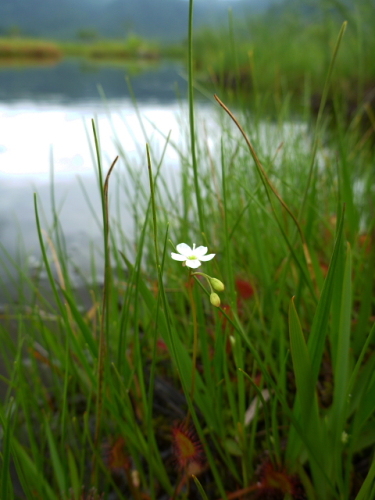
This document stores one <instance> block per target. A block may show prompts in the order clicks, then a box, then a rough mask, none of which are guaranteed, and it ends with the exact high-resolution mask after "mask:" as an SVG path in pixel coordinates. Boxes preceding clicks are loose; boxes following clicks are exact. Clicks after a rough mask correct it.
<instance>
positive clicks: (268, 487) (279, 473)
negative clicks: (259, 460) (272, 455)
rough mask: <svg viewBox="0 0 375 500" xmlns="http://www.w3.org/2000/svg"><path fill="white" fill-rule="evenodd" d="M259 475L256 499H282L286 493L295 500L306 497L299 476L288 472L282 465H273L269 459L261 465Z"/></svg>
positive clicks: (302, 499)
mask: <svg viewBox="0 0 375 500" xmlns="http://www.w3.org/2000/svg"><path fill="white" fill-rule="evenodd" d="M259 477H260V481H259V482H258V483H257V489H258V491H257V493H256V495H255V498H256V499H259V500H261V499H262V498H268V499H270V500H279V499H280V500H282V499H283V498H284V496H285V495H286V494H289V495H290V496H291V498H293V499H295V500H304V499H305V498H306V497H305V495H304V492H303V488H302V485H301V482H300V480H299V478H298V477H297V476H295V475H290V474H288V472H287V471H286V469H285V468H283V467H281V468H277V467H275V465H274V464H273V463H272V462H270V461H267V462H265V463H264V464H263V465H262V466H261V468H260V470H259Z"/></svg>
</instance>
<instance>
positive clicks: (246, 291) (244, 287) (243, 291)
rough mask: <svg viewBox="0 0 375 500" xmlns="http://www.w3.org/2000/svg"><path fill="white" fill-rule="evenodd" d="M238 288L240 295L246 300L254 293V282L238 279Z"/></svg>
mask: <svg viewBox="0 0 375 500" xmlns="http://www.w3.org/2000/svg"><path fill="white" fill-rule="evenodd" d="M236 290H237V293H238V297H239V298H241V299H244V300H247V299H250V298H251V297H252V296H253V295H254V288H253V286H252V284H251V283H250V282H249V281H246V280H243V279H241V278H237V279H236Z"/></svg>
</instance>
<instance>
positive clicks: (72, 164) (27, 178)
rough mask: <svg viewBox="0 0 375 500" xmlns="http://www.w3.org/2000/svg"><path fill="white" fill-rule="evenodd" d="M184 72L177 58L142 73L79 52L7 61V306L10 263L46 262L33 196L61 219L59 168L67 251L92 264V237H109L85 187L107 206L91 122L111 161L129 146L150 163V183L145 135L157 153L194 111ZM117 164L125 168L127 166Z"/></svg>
mask: <svg viewBox="0 0 375 500" xmlns="http://www.w3.org/2000/svg"><path fill="white" fill-rule="evenodd" d="M183 71H184V70H183V67H182V66H180V65H178V64H171V63H166V64H160V65H159V66H157V67H149V68H148V69H145V68H142V71H141V72H139V73H138V74H137V73H134V71H133V72H131V71H130V70H129V69H128V70H127V69H126V68H124V67H110V66H105V67H100V66H95V65H92V64H91V65H90V64H88V63H87V62H82V61H77V60H75V61H74V60H72V61H65V62H63V63H61V64H59V65H56V66H52V67H37V68H36V67H29V68H25V69H18V68H0V131H1V133H0V243H1V247H0V257H1V261H2V262H0V277H1V279H2V285H1V286H0V304H3V303H4V302H7V301H9V293H8V292H9V285H10V276H9V275H7V273H6V272H4V269H7V271H8V273H9V274H10V275H15V270H14V269H13V266H12V265H11V264H10V260H11V259H10V258H14V259H17V260H18V261H19V259H28V262H30V265H33V264H37V263H38V261H39V258H40V251H39V243H38V238H37V232H36V224H35V213H34V206H33V195H34V193H37V198H38V203H39V205H40V207H41V210H42V209H43V210H42V211H43V214H44V216H43V227H45V228H46V229H47V228H48V226H49V225H50V224H51V222H52V217H51V175H52V174H51V172H52V171H53V179H54V182H53V186H54V193H55V197H56V206H57V207H58V212H59V220H60V222H61V226H62V229H63V232H64V235H65V238H66V243H67V248H68V252H69V253H70V254H72V255H74V261H75V262H76V263H77V264H78V265H79V266H80V267H81V270H82V271H83V272H85V271H87V272H89V266H90V263H89V259H88V258H87V253H88V250H87V249H88V246H89V243H90V242H93V243H94V244H95V242H97V243H99V242H100V229H99V227H98V225H97V223H96V221H95V217H94V216H93V214H92V211H91V210H90V208H89V206H88V204H87V203H86V201H85V199H84V196H83V191H82V185H83V186H84V189H85V191H86V192H87V193H88V195H89V197H90V201H91V204H92V206H93V207H94V208H95V210H97V212H98V213H100V200H99V195H98V190H97V182H96V174H95V168H96V167H95V164H96V161H95V157H94V155H93V135H92V123H91V121H92V119H94V120H95V122H96V124H97V127H98V130H99V135H100V144H101V149H102V152H103V166H104V169H107V168H108V167H109V165H110V164H111V162H112V160H113V159H114V158H115V156H116V155H117V154H119V152H120V151H123V152H124V153H125V154H126V157H127V159H128V161H130V162H132V161H134V164H135V165H139V168H140V170H142V168H143V167H145V169H144V173H140V175H144V176H145V182H147V169H146V162H145V157H146V155H145V143H146V142H149V143H150V145H151V148H152V151H153V154H154V156H155V158H156V159H157V158H158V157H160V155H161V152H162V150H163V147H164V145H165V136H167V135H168V133H169V132H171V137H172V139H173V140H174V141H176V142H178V141H179V140H180V139H181V137H180V136H181V133H180V129H181V126H180V118H179V117H181V115H182V114H185V118H186V109H185V111H182V110H183V109H184V108H186V92H187V89H186V80H185V78H184V77H183V76H181V75H183ZM126 77H129V79H130V82H131V87H132V92H133V93H134V96H135V98H136V101H137V107H138V110H139V115H137V112H136V109H135V107H134V104H133V102H132V99H131V96H130V90H129V86H128V84H127V81H126ZM184 103H185V106H184ZM202 104H203V107H204V105H205V104H204V102H203V103H202ZM139 117H141V120H142V126H141V123H140V119H139ZM185 121H186V120H185ZM152 124H155V125H156V126H157V128H158V132H157V131H156V130H155V126H153V125H152ZM145 134H146V135H145ZM116 169H118V170H119V172H120V171H121V164H119V166H118V167H116ZM176 169H178V158H177V154H176V152H175V151H174V150H173V148H167V153H166V156H165V159H164V162H163V170H164V173H165V175H166V176H167V177H168V175H170V176H172V177H173V173H174V172H175V171H176ZM123 175H124V176H126V172H124V173H123ZM77 177H79V178H80V180H81V182H79V181H78V179H77ZM123 180H124V182H127V179H126V177H125V179H123ZM130 191H131V190H130ZM115 196H116V194H113V197H115ZM121 203H124V206H125V205H126V203H128V204H131V200H129V199H128V200H122V201H121ZM121 222H122V224H124V225H125V228H126V232H127V234H129V235H131V233H132V230H133V227H132V218H131V217H130V216H127V215H126V210H124V213H123V220H122V221H121ZM10 288H12V287H10Z"/></svg>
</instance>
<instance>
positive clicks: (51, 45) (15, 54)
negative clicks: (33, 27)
mask: <svg viewBox="0 0 375 500" xmlns="http://www.w3.org/2000/svg"><path fill="white" fill-rule="evenodd" d="M62 57H63V51H62V50H61V47H59V46H58V45H57V44H56V43H55V42H52V41H49V40H35V39H30V38H0V61H4V62H5V63H6V62H10V61H17V60H31V61H46V60H47V61H58V60H60V59H61V58H62Z"/></svg>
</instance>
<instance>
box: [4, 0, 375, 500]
mask: <svg viewBox="0 0 375 500" xmlns="http://www.w3.org/2000/svg"><path fill="white" fill-rule="evenodd" d="M190 5H191V6H192V2H191V4H190ZM341 33H342V32H341ZM337 35H338V33H336V39H337ZM190 36H191V32H190ZM336 49H337V50H339V49H341V47H338V45H336V46H333V47H331V48H330V51H329V52H330V53H331V54H334V53H335V51H336ZM331 60H332V55H331ZM190 62H191V63H192V61H190ZM275 64H276V63H275ZM329 64H330V62H329V61H328V62H327V65H328V66H329ZM189 67H190V68H191V67H192V65H189ZM189 76H190V78H189V88H190V101H189V105H190V106H189V107H188V109H186V117H185V118H186V119H185V120H184V121H183V123H181V130H186V131H187V132H186V143H185V145H184V146H183V145H181V144H176V143H174V142H173V135H172V137H171V138H170V137H165V147H166V148H167V147H168V148H173V149H174V152H175V156H176V158H177V159H178V165H176V168H175V169H174V170H173V178H172V180H171V179H170V178H168V176H166V174H165V172H164V162H163V151H161V152H160V151H158V152H156V151H154V150H153V148H152V146H150V148H146V147H145V152H144V154H143V155H140V158H139V163H138V164H136V163H135V161H134V156H132V157H128V155H127V153H126V151H123V150H122V149H121V147H120V146H119V155H120V158H119V160H115V161H114V163H113V164H112V166H111V168H109V165H107V164H103V163H102V157H104V156H105V152H104V151H101V150H100V141H99V139H98V137H97V127H96V126H95V123H93V127H92V129H93V130H92V136H93V139H92V143H93V149H94V150H96V161H97V164H96V173H97V180H98V190H99V191H100V194H101V204H100V206H97V207H94V206H92V205H90V203H91V201H90V199H88V198H87V194H86V195H85V191H84V185H83V202H84V201H85V202H86V203H89V205H90V206H91V209H92V211H93V213H94V215H95V218H96V220H97V223H98V224H99V225H100V227H101V228H102V244H101V247H100V249H99V254H100V257H101V259H102V261H103V262H104V273H103V274H98V272H97V269H98V262H97V260H96V258H97V257H95V256H97V254H96V253H95V252H93V251H92V249H91V248H87V259H89V260H90V261H91V262H92V266H91V267H92V274H91V275H90V276H83V277H82V278H83V279H84V280H85V281H86V286H87V290H88V291H89V293H88V296H89V297H90V300H91V301H90V303H89V305H87V304H85V303H83V302H81V301H80V298H79V295H78V294H77V291H76V290H75V288H74V286H73V284H72V276H71V274H70V272H69V269H72V268H73V269H75V272H78V273H79V269H77V266H75V265H74V256H73V257H72V256H71V255H69V254H68V253H67V250H66V245H65V242H64V237H63V235H62V232H61V227H60V223H59V211H60V207H55V206H54V203H53V201H52V207H53V208H52V210H53V223H52V226H51V227H49V228H46V227H44V226H43V222H42V221H43V218H42V213H43V211H42V207H41V206H40V204H39V200H38V196H37V195H36V196H35V217H36V231H37V232H38V235H39V240H40V245H41V249H42V260H41V266H40V275H38V274H35V273H34V275H33V276H30V275H29V273H28V270H27V269H25V267H24V266H22V264H21V265H19V264H18V265H17V263H16V262H15V261H14V260H13V257H12V256H9V260H10V261H11V262H13V265H14V266H15V268H16V269H17V270H19V271H20V273H21V285H20V286H19V290H20V293H21V292H22V291H23V290H25V289H26V288H28V289H30V290H31V292H32V294H31V296H32V300H30V301H29V303H27V304H26V303H24V301H23V300H22V293H21V300H20V301H19V303H18V304H15V305H13V308H11V307H10V308H9V310H6V311H4V312H3V314H2V317H1V320H2V321H1V324H0V337H1V339H0V340H1V342H2V345H3V350H4V351H5V350H6V354H7V355H6V356H4V358H5V359H4V362H5V363H6V365H7V374H6V375H5V376H2V381H3V382H5V384H6V398H5V400H4V401H3V402H1V403H0V426H1V434H0V438H1V454H0V464H1V468H0V498H4V499H7V500H14V499H17V500H18V499H24V498H26V499H30V500H32V499H39V498H40V499H43V500H61V499H64V500H99V499H102V498H103V499H105V500H114V499H121V500H130V499H131V500H133V499H134V500H141V499H151V500H164V499H173V500H177V499H186V498H189V499H192V500H196V499H197V500H198V499H203V500H207V499H210V500H211V499H227V500H234V499H241V498H249V499H254V500H261V499H264V498H268V499H271V500H291V499H292V500H337V499H340V500H365V499H366V500H367V499H371V498H374V497H375V460H374V445H375V377H374V368H375V355H374V345H375V338H374V335H375V327H374V321H375V301H374V285H375V283H374V276H375V245H374V243H375V237H374V231H375V218H374V204H373V197H374V184H375V179H374V168H373V166H374V161H375V156H374V155H375V153H374V149H373V148H371V147H370V146H369V143H368V141H367V140H365V139H366V138H365V137H364V136H363V134H362V133H361V131H360V130H359V129H358V128H354V127H353V128H348V127H346V126H345V124H344V123H343V121H341V120H340V119H339V118H340V114H338V116H337V118H338V119H337V120H336V121H335V123H336V126H335V127H333V128H331V129H330V132H329V133H327V128H326V121H325V117H324V114H323V113H318V116H317V118H314V116H311V115H310V114H309V110H308V108H306V111H305V115H304V119H305V121H304V122H303V123H301V118H300V116H299V117H298V120H295V115H294V113H293V107H292V106H291V105H290V102H289V99H288V92H287V88H286V89H285V92H283V93H281V94H278V95H277V96H276V97H277V98H278V99H280V105H279V107H278V110H279V114H278V116H277V120H267V118H266V115H265V114H263V113H262V112H261V110H262V108H261V106H257V107H256V108H254V109H252V110H251V113H249V111H248V108H246V107H243V108H240V107H239V106H237V108H236V111H235V114H234V115H231V110H230V109H226V108H225V105H223V103H221V102H220V101H219V100H217V101H215V106H216V107H214V108H213V109H212V117H211V118H212V119H211V120H210V121H209V123H205V122H204V120H203V119H201V117H200V115H199V109H197V106H198V105H197V103H194V95H193V78H192V76H193V75H192V74H191V73H190V75H189ZM324 81H325V76H324V77H323V79H322V82H321V87H320V93H321V94H322V95H323V96H325V95H326V94H327V89H328V85H329V83H330V82H329V81H328V82H327V84H326V86H325V84H324ZM306 92H307V90H306ZM335 92H336V93H337V99H342V94H340V91H339V88H335ZM276 97H275V98H276ZM194 104H195V109H194ZM323 107H324V99H323V101H321V110H323ZM337 112H338V113H339V110H337ZM258 113H259V114H258ZM197 115H198V116H197ZM156 125H157V124H156ZM114 133H115V131H114ZM150 139H151V138H148V137H145V142H147V143H149V142H150ZM117 143H118V144H119V145H121V141H120V140H118V142H117ZM186 145H187V146H186ZM129 178H130V179H132V181H133V184H130V183H129V182H125V180H124V179H129ZM115 190H119V191H121V192H122V191H123V197H122V198H121V199H122V200H131V201H132V203H130V208H129V206H128V207H127V210H128V211H130V212H131V213H132V215H133V217H134V221H135V226H136V231H135V235H134V237H133V236H130V235H129V231H128V228H127V227H124V225H123V216H124V211H125V208H124V206H123V205H121V204H119V205H118V206H116V207H114V208H113V209H110V208H109V207H110V204H109V203H108V199H111V196H112V193H113V192H114V191H115ZM51 198H52V200H54V195H53V188H51ZM45 230H46V231H45ZM181 243H185V245H181ZM194 243H196V246H197V247H198V248H194ZM186 244H188V245H189V246H190V247H192V248H191V249H190V250H189V249H188V248H187V247H186ZM200 246H204V247H206V250H207V253H206V252H205V250H204V249H202V248H199V247H200ZM207 254H210V255H211V254H215V256H214V257H212V255H211V256H210V257H208V258H207ZM199 258H200V260H201V266H197V264H198V261H199ZM183 264H185V265H183ZM9 266H10V264H9V263H7V267H8V269H9ZM4 267H5V264H4ZM43 275H46V276H47V277H48V280H49V286H50V290H51V291H50V293H49V294H48V297H46V296H44V295H43V294H42V293H41V290H40V280H41V277H42V276H43ZM26 306H27V307H26ZM11 330H13V331H15V337H14V336H13V337H12V336H11V335H10V331H11Z"/></svg>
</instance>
